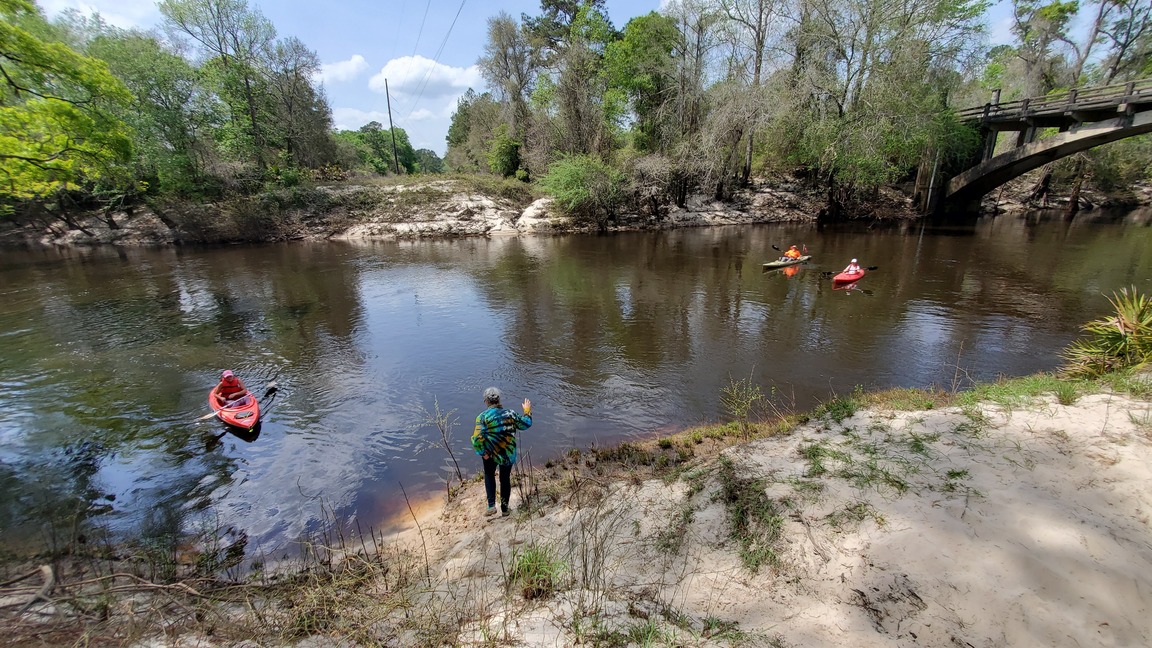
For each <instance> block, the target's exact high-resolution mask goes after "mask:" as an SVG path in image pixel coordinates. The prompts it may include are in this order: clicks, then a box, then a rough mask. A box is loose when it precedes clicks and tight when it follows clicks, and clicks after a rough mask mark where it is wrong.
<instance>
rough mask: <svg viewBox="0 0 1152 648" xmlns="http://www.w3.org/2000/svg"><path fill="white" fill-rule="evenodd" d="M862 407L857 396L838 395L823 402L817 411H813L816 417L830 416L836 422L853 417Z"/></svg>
mask: <svg viewBox="0 0 1152 648" xmlns="http://www.w3.org/2000/svg"><path fill="white" fill-rule="evenodd" d="M859 408H860V402H859V399H857V398H855V397H841V396H838V397H836V398H833V399H832V400H830V401H828V402H827V403H821V404H820V406H819V407H817V408H816V411H815V412H814V413H813V416H814V417H815V418H825V417H827V418H830V419H832V420H833V421H835V422H836V423H840V422H842V421H843V420H844V419H846V418H849V417H851V416H852V415H853V414H855V413H856V410H857V409H859Z"/></svg>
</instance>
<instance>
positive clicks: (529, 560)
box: [508, 543, 568, 600]
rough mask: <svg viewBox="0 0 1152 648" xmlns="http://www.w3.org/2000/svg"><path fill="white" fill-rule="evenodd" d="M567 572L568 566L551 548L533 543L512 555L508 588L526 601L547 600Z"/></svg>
mask: <svg viewBox="0 0 1152 648" xmlns="http://www.w3.org/2000/svg"><path fill="white" fill-rule="evenodd" d="M567 571H568V565H567V564H566V563H565V562H564V561H563V560H562V559H561V558H560V556H559V553H558V552H557V551H556V549H555V548H554V547H552V546H551V545H548V544H538V543H532V544H529V545H528V546H527V547H525V548H524V549H523V550H520V549H516V550H514V551H513V553H512V569H511V570H510V571H509V573H508V586H509V589H511V588H512V587H518V588H519V589H520V594H521V595H522V596H523V597H524V598H525V599H527V600H533V599H543V598H548V597H550V596H552V594H554V593H555V592H556V590H557V589H559V587H560V583H561V579H562V578H563V576H564V574H565V573H566V572H567Z"/></svg>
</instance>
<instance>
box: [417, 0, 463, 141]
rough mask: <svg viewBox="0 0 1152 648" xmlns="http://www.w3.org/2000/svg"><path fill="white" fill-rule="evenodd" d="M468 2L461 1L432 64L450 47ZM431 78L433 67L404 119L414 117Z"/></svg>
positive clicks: (429, 69)
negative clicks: (457, 22) (449, 41)
mask: <svg viewBox="0 0 1152 648" xmlns="http://www.w3.org/2000/svg"><path fill="white" fill-rule="evenodd" d="M467 1H468V0H460V8H459V9H457V10H456V17H455V18H453V19H452V24H451V25H448V33H447V34H444V40H443V41H440V49H438V50H436V55H435V56H433V57H432V63H437V62H439V61H440V55H441V54H443V53H444V47H445V46H447V45H448V39H449V38H450V37H451V36H452V29H453V28H455V27H456V21H457V20H459V19H460V14H461V13H463V11H464V3H465V2H467ZM430 76H432V67H429V68H428V71H427V72H426V73H425V74H424V80H423V81H421V82H420V89H419V90H417V92H416V98H415V99H414V100H413V101H412V108H411V110H409V111H408V114H407V115H405V116H404V119H408V118H409V117H411V116H412V113H413V112H415V111H416V105H417V104H418V103H419V102H420V98H421V97H423V96H424V88H426V87H428V77H430Z"/></svg>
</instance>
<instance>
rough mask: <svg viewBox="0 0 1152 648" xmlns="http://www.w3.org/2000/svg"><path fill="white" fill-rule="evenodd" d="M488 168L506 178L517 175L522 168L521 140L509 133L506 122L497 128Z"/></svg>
mask: <svg viewBox="0 0 1152 648" xmlns="http://www.w3.org/2000/svg"><path fill="white" fill-rule="evenodd" d="M488 168H489V169H490V170H491V171H492V173H495V174H497V175H499V176H501V177H504V178H508V177H511V176H513V175H516V171H517V170H518V169H519V168H520V142H519V141H517V140H515V139H513V138H512V136H511V135H509V134H508V126H507V125H506V124H500V126H499V127H497V128H496V133H495V137H493V138H492V146H491V147H490V148H489V149H488Z"/></svg>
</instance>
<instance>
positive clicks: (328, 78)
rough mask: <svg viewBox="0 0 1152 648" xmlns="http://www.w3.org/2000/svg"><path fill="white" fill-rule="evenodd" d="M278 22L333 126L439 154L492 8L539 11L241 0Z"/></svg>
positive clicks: (366, 1) (401, 1) (616, 21)
mask: <svg viewBox="0 0 1152 648" xmlns="http://www.w3.org/2000/svg"><path fill="white" fill-rule="evenodd" d="M38 3H39V5H40V7H41V8H42V9H43V10H44V12H45V13H46V14H47V15H48V16H49V18H52V17H54V16H56V15H57V14H59V13H60V12H62V11H64V10H66V9H77V10H79V11H80V12H81V13H82V14H84V15H90V14H92V13H93V12H97V13H99V14H100V16H101V17H102V18H103V19H104V20H105V21H106V22H107V23H109V24H112V25H115V26H117V27H122V28H132V27H138V28H142V29H151V28H154V27H157V26H158V25H159V24H160V22H161V16H160V12H159V10H158V9H157V8H156V2H155V1H154V0H38ZM248 5H249V7H253V8H256V9H259V10H260V12H261V13H262V14H264V16H265V17H267V18H268V19H269V20H270V21H271V22H272V24H273V25H274V26H275V27H276V32H277V34H278V35H279V36H280V37H282V38H283V37H288V36H295V37H296V38H299V39H300V40H301V41H303V42H304V44H305V45H307V46H308V47H309V48H311V49H313V50H314V51H315V52H316V53H317V54H318V55H319V56H320V60H321V62H322V63H323V72H322V75H321V77H322V79H321V80H322V83H323V86H324V90H325V92H326V93H327V95H328V102H329V105H331V107H332V117H333V121H334V122H335V126H336V127H337V128H339V129H342V130H356V129H358V128H360V127H361V126H363V125H364V124H367V123H368V122H370V121H377V122H379V123H380V124H382V125H383V126H384V127H385V128H387V127H388V100H387V97H386V95H385V91H384V87H385V80H387V86H388V96H390V97H391V100H392V123H393V124H394V125H395V126H397V127H400V128H403V129H404V130H405V131H406V132H407V133H408V137H409V140H410V141H411V143H412V146H413V147H414V148H417V149H422V148H423V149H431V150H432V151H435V152H436V154H437V155H439V156H441V157H443V156H444V153H445V148H446V146H447V143H446V141H445V137H446V136H447V134H448V126H449V124H450V123H451V118H452V113H453V112H454V111H455V110H456V101H457V99H459V98H460V96H461V95H463V94H464V93H465V92H466V91H467V90H468V88H472V89H473V90H475V91H476V92H477V93H481V92H484V91H485V90H486V86H485V83H484V79H483V77H481V75H480V71H479V69H478V68H477V67H476V60H477V59H478V58H480V55H481V54H482V53H483V49H484V43H485V40H486V38H487V28H488V25H487V23H488V19H489V18H492V17H494V16H496V15H497V14H498V13H499V12H500V11H504V12H507V13H508V14H509V15H511V16H512V17H514V18H519V17H520V15H521V14H524V13H527V14H530V15H538V14H539V13H540V3H539V0H501V1H499V2H492V1H491V0H489V1H487V2H485V1H483V0H471V1H469V0H248ZM606 5H607V8H608V15H609V17H610V18H611V20H612V24H613V25H615V26H616V28H617V29H622V28H623V27H624V25H625V24H626V23H627V22H628V20H629V19H631V18H633V17H635V16H641V15H644V14H646V13H648V12H650V11H657V10H659V9H660V5H661V0H607V2H606ZM1009 6H1010V4H1009V0H1002V1H1001V2H1000V3H999V4H998V5H996V6H995V7H993V9H992V10H991V11H990V12H989V14H988V33H989V40H990V41H991V42H992V43H1001V42H1008V41H1009V40H1010V37H1011V33H1010V31H1009V27H1010V23H1009V22H1008V16H1009V12H1008V9H1007V7H1009Z"/></svg>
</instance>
